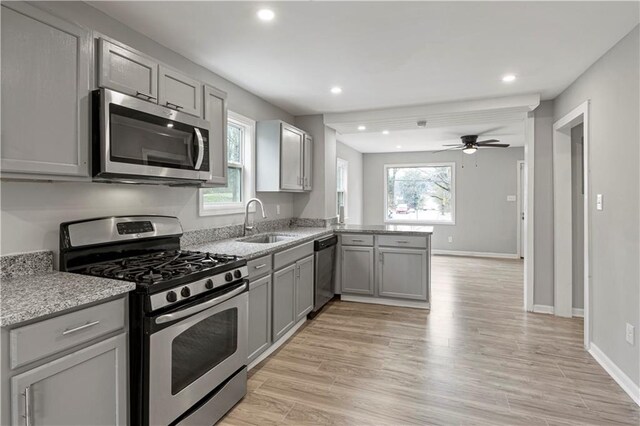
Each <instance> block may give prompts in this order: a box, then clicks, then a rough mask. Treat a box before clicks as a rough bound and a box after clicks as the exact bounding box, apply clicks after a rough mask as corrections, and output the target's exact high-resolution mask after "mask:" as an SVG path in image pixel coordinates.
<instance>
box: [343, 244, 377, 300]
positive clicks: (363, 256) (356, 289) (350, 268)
mask: <svg viewBox="0 0 640 426" xmlns="http://www.w3.org/2000/svg"><path fill="white" fill-rule="evenodd" d="M341 281H342V292H343V293H355V294H367V295H372V294H373V247H345V246H343V247H342V280H341Z"/></svg>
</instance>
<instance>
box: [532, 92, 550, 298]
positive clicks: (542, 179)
mask: <svg viewBox="0 0 640 426" xmlns="http://www.w3.org/2000/svg"><path fill="white" fill-rule="evenodd" d="M534 116H535V129H534V138H535V139H534V157H535V160H534V172H533V173H534V174H533V176H534V191H533V192H534V193H533V198H534V201H533V214H534V219H533V220H534V225H533V226H534V234H535V235H534V266H533V281H534V287H533V303H534V304H536V305H547V306H553V121H554V120H553V102H552V101H545V102H541V103H540V106H539V107H538V108H536V109H535V111H534Z"/></svg>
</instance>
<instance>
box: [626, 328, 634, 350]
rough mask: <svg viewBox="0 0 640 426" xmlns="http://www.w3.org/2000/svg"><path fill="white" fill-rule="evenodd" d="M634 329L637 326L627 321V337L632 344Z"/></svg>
mask: <svg viewBox="0 0 640 426" xmlns="http://www.w3.org/2000/svg"><path fill="white" fill-rule="evenodd" d="M634 331H635V327H634V326H632V325H631V324H629V323H627V330H626V339H627V343H629V344H630V345H633V340H634V339H633V338H634Z"/></svg>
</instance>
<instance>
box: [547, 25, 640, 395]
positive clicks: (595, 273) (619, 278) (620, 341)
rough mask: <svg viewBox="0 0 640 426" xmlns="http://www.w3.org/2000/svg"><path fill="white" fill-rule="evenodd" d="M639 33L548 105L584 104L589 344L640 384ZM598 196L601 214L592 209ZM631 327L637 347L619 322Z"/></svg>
mask: <svg viewBox="0 0 640 426" xmlns="http://www.w3.org/2000/svg"><path fill="white" fill-rule="evenodd" d="M639 38H640V30H639V27H636V28H635V29H634V30H633V31H631V32H630V33H629V34H628V35H627V36H625V37H624V38H623V39H622V40H621V41H620V42H619V43H618V44H616V45H615V46H614V47H613V48H612V49H611V50H609V52H607V53H606V54H605V55H604V56H602V58H600V59H599V60H598V61H597V62H596V63H595V64H593V65H592V66H591V67H590V68H589V69H588V70H587V71H586V72H585V73H584V74H583V75H581V76H580V77H579V78H578V79H577V80H576V81H575V82H574V83H573V84H572V85H571V86H569V88H567V89H566V90H565V91H564V92H563V93H562V94H561V95H560V96H558V98H556V100H555V102H554V119H555V120H557V119H560V118H562V117H563V116H564V115H566V114H567V113H568V112H570V111H571V110H572V109H573V108H575V107H577V106H578V105H580V104H581V103H582V102H584V101H586V100H590V107H589V116H590V125H589V129H588V131H589V147H588V149H589V164H590V172H591V174H590V179H591V182H590V189H589V197H590V201H591V202H590V206H589V215H590V222H591V244H590V245H591V289H592V292H591V300H592V302H591V303H592V305H591V319H592V324H593V327H592V336H591V338H592V341H593V343H594V344H595V345H597V347H598V348H600V349H601V350H602V351H603V352H604V353H605V354H606V355H607V356H608V357H609V358H610V359H611V360H612V361H613V362H614V363H615V364H616V365H617V366H618V367H619V368H620V369H622V371H624V373H625V374H627V376H629V377H630V378H631V379H632V380H633V381H634V382H635V383H636V385H640V362H639V360H640V349H639V348H640V342H639V341H638V340H639V336H638V330H639V329H640V267H639V263H640V262H639V261H638V260H639V259H640V227H639V225H640V224H639V221H638V217H640V208H639V204H640V202H639V200H640V194H639V193H638V182H639V181H640V172H639V167H638V160H639V158H640V147H639V145H640V143H639V141H640V130H639V128H638V121H639V118H638V117H640V96H639V92H640V84H639V82H638V75H639V74H640V55H639V51H640V40H639ZM595 194H603V195H604V210H602V211H597V210H596V209H595ZM627 322H628V323H631V324H632V325H634V326H635V327H636V336H635V338H636V343H635V346H631V345H629V344H628V343H627V342H626V341H625V323H627Z"/></svg>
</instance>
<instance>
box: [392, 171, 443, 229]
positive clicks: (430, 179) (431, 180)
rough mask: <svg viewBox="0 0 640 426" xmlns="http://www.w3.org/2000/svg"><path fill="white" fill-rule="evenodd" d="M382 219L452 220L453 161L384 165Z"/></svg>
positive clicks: (440, 222)
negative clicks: (384, 186) (383, 212)
mask: <svg viewBox="0 0 640 426" xmlns="http://www.w3.org/2000/svg"><path fill="white" fill-rule="evenodd" d="M384 175H385V185H386V191H385V206H384V207H385V222H391V223H418V224H451V225H453V224H454V223H455V164H454V163H442V164H415V165H413V164H412V165H385V167H384Z"/></svg>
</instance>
